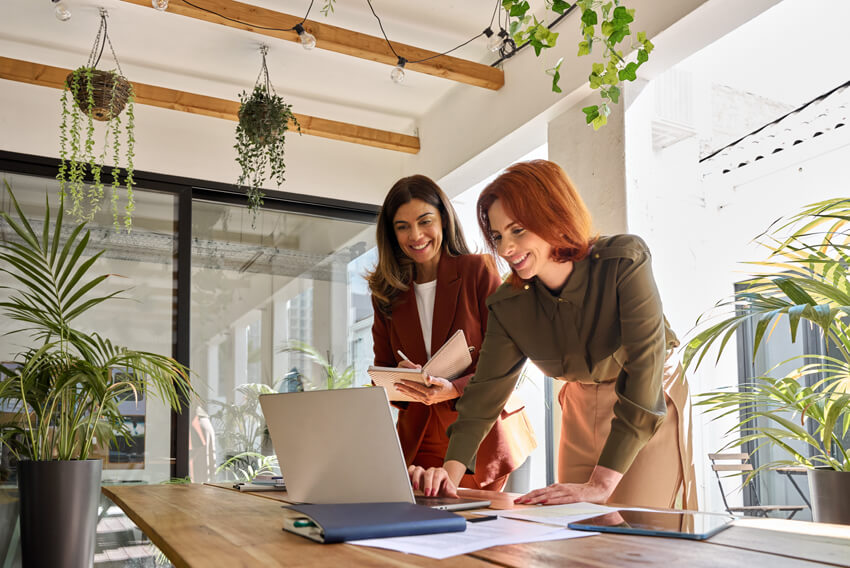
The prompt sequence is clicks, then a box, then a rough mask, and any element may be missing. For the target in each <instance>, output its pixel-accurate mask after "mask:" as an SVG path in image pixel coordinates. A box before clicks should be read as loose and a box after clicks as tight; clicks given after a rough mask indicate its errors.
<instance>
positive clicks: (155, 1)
mask: <svg viewBox="0 0 850 568" xmlns="http://www.w3.org/2000/svg"><path fill="white" fill-rule="evenodd" d="M151 5H152V6H153V7H154V8H156V9H157V10H159V11H160V12H164V11H165V10H167V9H168V0H151Z"/></svg>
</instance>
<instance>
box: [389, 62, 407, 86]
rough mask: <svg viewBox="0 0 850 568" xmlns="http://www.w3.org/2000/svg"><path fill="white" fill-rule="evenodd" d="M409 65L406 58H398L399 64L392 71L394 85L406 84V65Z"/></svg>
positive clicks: (391, 76) (391, 77)
mask: <svg viewBox="0 0 850 568" xmlns="http://www.w3.org/2000/svg"><path fill="white" fill-rule="evenodd" d="M406 63H407V59H405V58H404V57H399V58H398V64H397V65H396V66H395V67H393V70H392V71H390V79H392V80H393V83H395V84H397V85H400V84H401V83H404V65H405V64H406Z"/></svg>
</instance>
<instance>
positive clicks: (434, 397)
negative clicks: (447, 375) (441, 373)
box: [395, 361, 460, 405]
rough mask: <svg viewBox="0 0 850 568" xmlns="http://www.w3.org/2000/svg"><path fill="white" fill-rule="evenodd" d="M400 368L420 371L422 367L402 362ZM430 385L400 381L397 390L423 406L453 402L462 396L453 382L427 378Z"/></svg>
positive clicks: (428, 376) (396, 386)
mask: <svg viewBox="0 0 850 568" xmlns="http://www.w3.org/2000/svg"><path fill="white" fill-rule="evenodd" d="M398 366H399V367H402V368H404V369H420V368H422V366H421V365H414V364H413V363H411V362H410V361H401V362H400V363H399V364H398ZM425 380H426V381H427V383H428V384H426V385H423V384H422V383H418V382H416V381H404V380H402V381H400V382H398V383H396V385H395V389H396V390H397V391H398V392H400V393H401V394H404V395H407V396H409V397H410V398H412V399H413V400H414V402H421V403H422V404H428V405H431V404H437V403H438V402H443V401H445V400H452V399H454V398H457V397H459V396H460V393H459V392H458V391H457V389H456V388H455V387H454V385H453V384H452V382H451V381H448V380H446V379H443V378H440V377H432V376H430V375H426V376H425Z"/></svg>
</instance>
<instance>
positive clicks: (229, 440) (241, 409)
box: [209, 383, 277, 455]
mask: <svg viewBox="0 0 850 568" xmlns="http://www.w3.org/2000/svg"><path fill="white" fill-rule="evenodd" d="M275 392H277V391H276V390H275V389H273V388H272V387H270V386H269V385H265V384H261V383H245V384H243V385H239V386H238V387H236V393H237V396H236V398H237V400H238V402H233V403H227V402H219V401H215V400H211V401H209V404H210V408H211V409H214V410H213V412H212V413H211V414H210V420H211V421H212V423H213V427H214V429H215V431H216V436H217V438H218V441H219V443H220V444H221V446H222V447H223V448H224V450H225V454H231V455H236V454H243V453H245V452H260V451H262V448H263V439H264V438H265V436H266V420H265V418H264V417H263V412H262V410H261V409H260V395H263V394H272V393H275Z"/></svg>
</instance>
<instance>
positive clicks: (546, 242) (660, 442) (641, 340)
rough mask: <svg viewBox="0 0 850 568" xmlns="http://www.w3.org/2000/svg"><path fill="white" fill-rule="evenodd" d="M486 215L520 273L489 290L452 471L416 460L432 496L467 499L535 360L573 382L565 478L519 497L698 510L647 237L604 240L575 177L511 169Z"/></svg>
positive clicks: (453, 442)
mask: <svg viewBox="0 0 850 568" xmlns="http://www.w3.org/2000/svg"><path fill="white" fill-rule="evenodd" d="M478 220H479V225H480V227H481V230H482V231H483V233H484V235H485V237H486V239H487V241H488V243H489V245H490V247H491V249H492V250H493V251H494V252H496V253H497V254H498V255H499V256H501V257H502V258H503V259H504V260H505V261H506V262H507V263H508V265H509V266H510V268H511V275H510V276H509V277H508V279H507V281H506V282H505V283H504V284H502V285H501V286H500V287H499V288H498V290H497V291H496V292H495V293H494V294H493V295H492V296H490V297H489V298H488V300H487V306H488V309H489V317H488V327H487V333H486V336H485V338H484V344H483V346H482V350H481V355H480V358H479V361H478V368H477V370H476V372H475V375H474V376H473V377H472V379H471V380H470V381H469V383H468V384H467V385H466V389H465V391H464V393H463V396H462V397H461V398H460V400H459V401H458V402H457V404H456V408H457V411H458V419H457V421H456V422H455V423H454V424H453V425H452V426H451V427H450V428H449V446H448V450H447V452H446V459H445V462H444V464H443V467H440V468H429V469H427V470H426V469H424V468H416V467H413V468H411V471H410V474H411V479H412V481H413V483H414V486H417V485H420V486H422V487H423V489H424V491H425V492H426V494H428V493H433V492H440V493H444V494H447V495H451V496H454V495H456V487H457V482H458V481H459V480H460V478H461V477H462V476H463V475H464V473H466V472H468V471H474V467H475V454H476V451H477V449H478V445H479V442H480V440H481V439H482V438H483V436H484V435H485V434H486V433H487V431H488V429H489V428H490V425H491V424H492V423H493V421H494V420H495V419H496V417H498V416H499V412H500V411H501V408H502V406H503V405H504V404H505V402H506V401H507V400H508V397H509V396H510V393H511V392H512V390H513V388H514V385H515V384H516V381H517V379H518V377H519V374H520V372H521V371H522V368H523V366H524V365H525V362H526V361H527V360H531V361H532V362H533V363H534V364H535V365H537V366H538V367H539V368H540V369H541V370H542V371H543V373H544V374H546V375H547V376H551V377H555V378H557V379H560V380H562V381H564V384H563V386H562V387H561V390H560V393H559V395H558V400H559V402H560V405H561V410H562V424H561V436H560V451H559V455H558V482H557V483H554V484H552V485H550V486H548V487H545V488H542V489H537V490H534V491H531V492H529V493H527V494H526V495H523V496H522V497H520V498H519V499H517V500H516V502H517V503H526V504H540V503H547V504H554V503H572V502H577V501H591V502H606V501H609V500H610V501H611V502H615V503H619V504H625V505H641V506H655V507H674V506H682V507H684V508H696V498H695V486H694V472H693V460H692V456H691V440H690V430H689V424H688V423H689V419H690V409H689V407H688V392H687V385H686V382H685V380H684V376H683V375H682V372H681V366H679V365H678V364H674V363H673V362H672V357H671V354H672V349H673V348H674V347H675V346H677V345H678V341H677V340H676V336H675V335H674V334H673V332H672V330H670V328H669V326H668V325H667V321H666V319H665V318H664V314H663V312H662V307H661V300H660V298H659V295H658V290H657V288H656V286H655V280H654V278H653V275H652V268H651V264H650V254H649V250H648V248H647V246H646V243H644V242H643V240H641V239H640V238H639V237H636V236H633V235H615V236H611V237H597V236H594V235H593V234H592V232H591V219H590V214H589V213H588V211H587V208H586V207H585V205H584V203H583V202H582V200H581V197H580V196H579V194H578V192H577V191H576V189H575V187H574V186H573V184H572V182H571V181H570V179H569V178H568V177H567V175H566V173H565V172H564V171H563V170H562V169H561V168H560V167H559V166H558V165H557V164H555V163H553V162H549V161H545V160H534V161H530V162H523V163H518V164H515V165H513V166H511V167H509V168H508V169H507V170H506V171H505V172H504V173H503V174H502V175H500V176H499V177H498V178H497V179H496V180H494V181H493V182H492V183H491V184H490V185H489V186H488V187H487V188H486V189H485V190H484V191H483V192H482V194H481V196H480V197H479V199H478Z"/></svg>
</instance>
